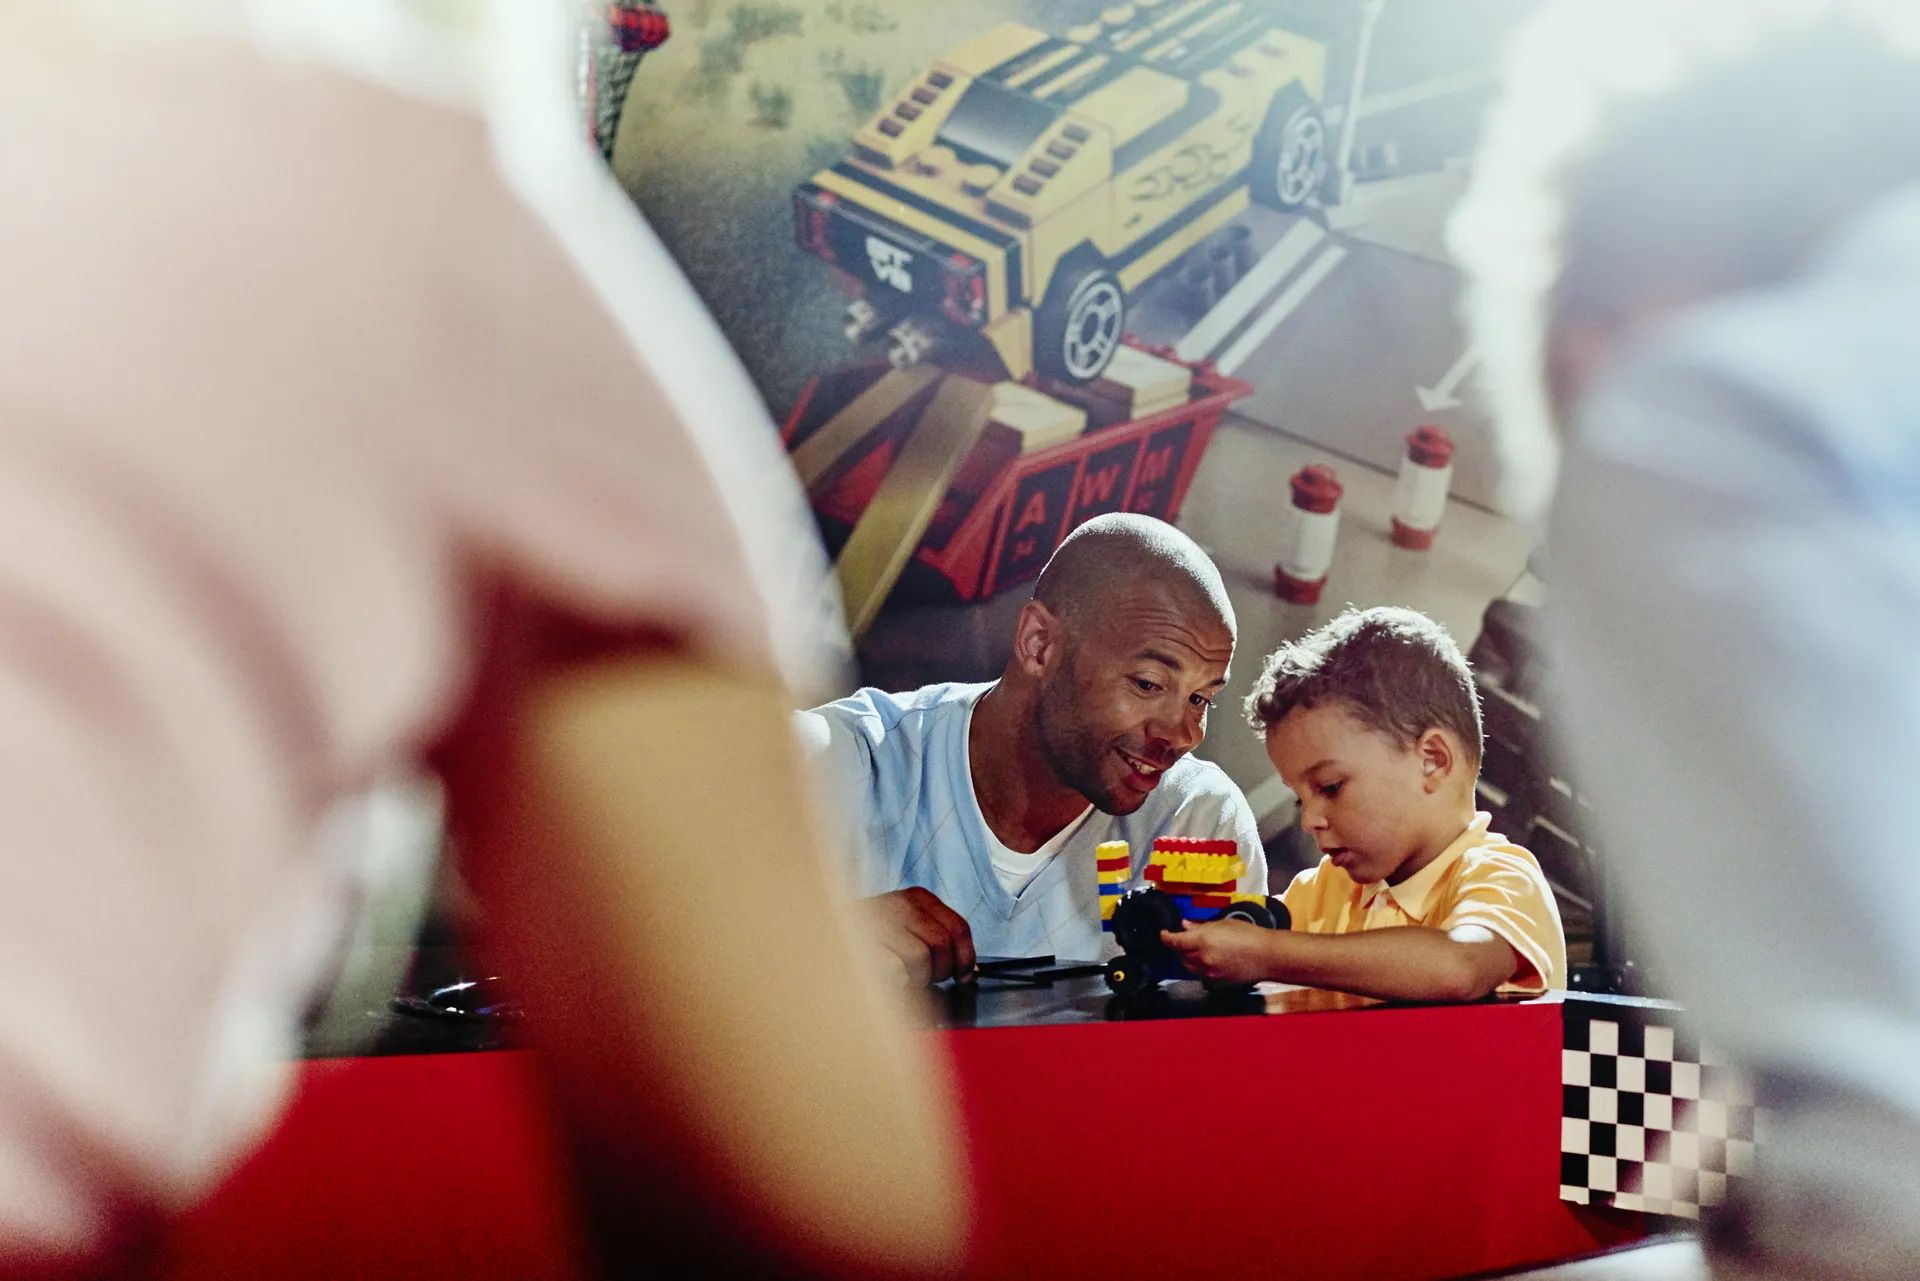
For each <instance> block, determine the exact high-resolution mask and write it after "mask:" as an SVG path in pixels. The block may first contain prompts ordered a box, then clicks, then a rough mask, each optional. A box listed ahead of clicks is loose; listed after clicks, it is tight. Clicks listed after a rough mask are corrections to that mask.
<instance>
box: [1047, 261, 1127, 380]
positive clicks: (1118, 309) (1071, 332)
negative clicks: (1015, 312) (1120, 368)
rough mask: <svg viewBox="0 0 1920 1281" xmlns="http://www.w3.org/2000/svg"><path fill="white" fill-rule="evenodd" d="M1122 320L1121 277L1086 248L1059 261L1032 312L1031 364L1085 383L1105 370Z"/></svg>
mask: <svg viewBox="0 0 1920 1281" xmlns="http://www.w3.org/2000/svg"><path fill="white" fill-rule="evenodd" d="M1126 325H1127V294H1126V291H1125V290H1124V289H1122V288H1121V287H1120V278H1119V277H1118V276H1115V275H1114V274H1113V272H1111V271H1109V270H1108V269H1107V266H1106V264H1105V263H1104V262H1102V261H1100V259H1099V258H1098V257H1097V256H1096V255H1094V254H1092V253H1091V252H1090V251H1082V252H1080V253H1077V254H1075V255H1072V256H1070V257H1069V258H1068V259H1067V260H1066V261H1064V262H1062V263H1061V264H1060V266H1059V268H1058V269H1057V270H1056V271H1055V272H1054V274H1053V283H1052V284H1051V285H1049V286H1048V287H1047V296H1046V298H1045V300H1044V301H1042V302H1041V304H1040V308H1039V310H1038V311H1036V312H1034V315H1033V364H1034V367H1035V368H1036V369H1038V370H1039V371H1040V372H1041V373H1042V374H1044V375H1046V376H1047V377H1049V378H1054V379H1058V380H1059V381H1061V382H1066V383H1074V384H1080V383H1090V382H1092V381H1093V380H1094V379H1096V378H1098V377H1099V376H1100V375H1101V374H1102V373H1104V372H1106V368H1107V365H1108V364H1109V363H1110V362H1111V361H1112V360H1113V353H1114V352H1116V351H1118V350H1120V335H1121V333H1122V332H1124V331H1125V329H1126Z"/></svg>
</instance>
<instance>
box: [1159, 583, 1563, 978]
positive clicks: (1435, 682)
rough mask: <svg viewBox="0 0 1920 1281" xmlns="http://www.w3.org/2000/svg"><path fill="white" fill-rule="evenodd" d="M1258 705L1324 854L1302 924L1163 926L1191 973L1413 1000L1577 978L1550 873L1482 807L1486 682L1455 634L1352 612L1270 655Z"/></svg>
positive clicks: (1414, 616) (1389, 615)
mask: <svg viewBox="0 0 1920 1281" xmlns="http://www.w3.org/2000/svg"><path fill="white" fill-rule="evenodd" d="M1246 709H1247V720H1248V722H1249V723H1250V724H1251V725H1252V727H1253V731H1254V733H1256V734H1258V735H1260V737H1261V739H1262V741H1263V742H1264V743H1265V744H1266V748H1267V758H1268V759H1269V760H1271V761H1272V762H1273V767H1274V769H1275V770H1277V771H1279V774H1280V777H1281V779H1282V780H1283V781H1284V782H1285V783H1286V785H1287V786H1288V788H1290V789H1291V790H1292V791H1293V793H1294V795H1295V796H1297V797H1299V798H1300V826H1301V828H1302V829H1303V830H1304V831H1305V832H1306V833H1307V835H1308V836H1310V837H1311V838H1312V839H1313V841H1314V843H1315V844H1316V845H1317V846H1318V847H1319V849H1320V862H1319V864H1318V865H1317V866H1315V867H1310V868H1307V869H1306V870H1305V871H1303V872H1301V873H1300V874H1299V875H1297V876H1295V877H1294V878H1293V883H1292V884H1290V885H1288V886H1287V891H1286V893H1285V894H1283V895H1282V896H1281V901H1282V902H1283V903H1285V904H1286V905H1287V912H1288V915H1289V917H1290V918H1291V922H1292V928H1291V929H1286V930H1280V931H1277V932H1276V931H1274V930H1263V929H1261V928H1260V927H1258V926H1256V925H1253V924H1252V923H1250V922H1247V921H1209V922H1205V923H1202V924H1196V923H1194V922H1191V921H1188V922H1186V923H1185V925H1184V928H1183V929H1182V930H1181V931H1180V932H1179V933H1173V932H1171V931H1163V932H1162V934H1161V938H1162V939H1163V940H1164V941H1165V942H1166V944H1167V946H1169V947H1171V948H1173V949H1174V950H1175V951H1176V952H1179V953H1180V954H1181V957H1182V959H1184V960H1185V961H1186V964H1187V968H1188V969H1189V970H1191V971H1193V972H1194V973H1195V974H1197V975H1199V976H1200V977H1201V978H1204V979H1209V980H1213V981H1217V982H1228V983H1254V982H1258V981H1260V980H1262V979H1272V980H1275V981H1277V982H1282V983H1301V984H1306V985H1309V986H1312V987H1327V988H1337V989H1339V990H1340V991H1343V992H1358V993H1360V994H1361V995H1363V996H1378V997H1384V998H1387V999H1389V1000H1402V1001H1477V1000H1479V999H1480V998H1481V997H1484V996H1487V995H1488V994H1490V993H1492V992H1496V991H1498V992H1507V993H1529V994H1538V993H1540V992H1544V991H1546V990H1547V989H1548V988H1564V987H1565V986H1566V985H1567V941H1566V937H1565V935H1564V934H1563V933H1562V931H1561V928H1560V909H1559V906H1558V905H1557V904H1556V903H1555V902H1554V897H1553V887H1552V886H1550V885H1548V884H1547V877H1546V873H1544V872H1542V871H1541V870H1540V864H1539V861H1538V860H1536V859H1535V858H1534V857H1533V855H1532V853H1531V852H1529V851H1528V850H1526V849H1524V848H1522V847H1521V846H1519V845H1515V844H1514V843H1513V842H1511V841H1509V840H1507V838H1506V837H1504V836H1501V835H1499V834H1497V833H1495V832H1493V831H1491V830H1490V824H1491V823H1492V821H1493V816H1492V815H1490V814H1488V813H1486V812H1484V811H1479V810H1476V809H1475V808H1474V784H1475V782H1476V781H1477V780H1478V779H1479V777H1480V756H1481V751H1482V733H1481V728H1480V694H1479V691H1478V690H1477V689H1475V688H1474V684H1473V673H1472V671H1471V670H1469V669H1468V667H1467V660H1466V656H1465V655H1463V654H1462V653H1461V652H1460V647H1459V646H1458V645H1456V644H1454V643H1453V638H1452V637H1451V636H1449V635H1447V632H1446V629H1445V628H1443V627H1441V626H1440V625H1439V624H1438V623H1436V622H1434V621H1433V620H1432V619H1431V618H1428V617H1427V616H1426V615H1425V614H1422V613H1420V612H1419V611H1417V610H1411V609H1400V608H1397V607H1391V606H1382V607H1377V608H1374V609H1364V610H1363V609H1348V610H1346V611H1344V612H1342V613H1341V614H1339V615H1338V616H1336V617H1335V618H1333V619H1332V620H1331V621H1329V622H1327V623H1325V624H1323V625H1322V626H1320V627H1317V628H1315V629H1314V630H1313V631H1312V632H1310V633H1308V634H1307V635H1306V636H1303V637H1301V638H1300V639H1299V640H1296V641H1290V642H1288V643H1287V644H1285V645H1282V646H1281V647H1280V648H1279V649H1277V650H1275V651H1274V652H1273V653H1271V654H1269V655H1268V656H1267V661H1266V665H1265V667H1264V668H1263V669H1262V670H1261V673H1260V677H1259V679H1257V680H1256V681H1254V684H1253V691H1252V692H1251V693H1249V694H1248V695H1247V700H1246Z"/></svg>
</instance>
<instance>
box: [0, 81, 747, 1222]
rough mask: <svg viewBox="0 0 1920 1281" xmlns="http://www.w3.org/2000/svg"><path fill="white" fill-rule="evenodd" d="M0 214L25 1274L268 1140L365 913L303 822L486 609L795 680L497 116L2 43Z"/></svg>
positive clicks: (0, 444)
mask: <svg viewBox="0 0 1920 1281" xmlns="http://www.w3.org/2000/svg"><path fill="white" fill-rule="evenodd" d="M0 180H3V181H4V188H5V193H6V194H5V196H4V198H0V1248H13V1249H19V1248H23V1247H24V1248H54V1249H64V1248H74V1247H84V1246H86V1245H87V1244H89V1243H91V1242H93V1241H94V1240H96V1239H97V1236H98V1233H99V1232H100V1231H101V1228H102V1224H103V1222H104V1219H103V1215H104V1214H105V1213H106V1212H107V1210H108V1208H109V1207H110V1206H111V1204H112V1198H113V1195H114V1194H115V1193H116V1191H124V1190H129V1189H131V1190H134V1191H136V1192H137V1193H139V1194H140V1195H143V1196H153V1197H158V1198H159V1199H160V1200H161V1201H163V1202H177V1201H179V1200H182V1199H184V1198H186V1197H189V1196H191V1195H193V1194H194V1193H195V1192H197V1191H199V1190H201V1189H203V1188H204V1187H205V1186H206V1184H207V1183H208V1182H209V1181H210V1180H212V1179H213V1178H215V1177H217V1175H218V1174H219V1173H220V1171H221V1170H222V1169H223V1168H224V1166H225V1165H226V1164H228V1163H230V1162H231V1160H232V1159H233V1158H234V1156H235V1155H236V1154H237V1153H238V1152H239V1151H241V1150H243V1149H244V1147H245V1146H246V1145H247V1143H248V1142H249V1141H250V1140H251V1139H252V1138H253V1137H254V1136H255V1135H256V1134H257V1133H258V1132H259V1130H260V1129H261V1128H262V1127H263V1126H264V1125H265V1124H266V1122H267V1121H268V1120H269V1119H270V1118H271V1115H272V1112H273V1108H274V1105H275V1103H276V1101H277V1099H278V1095H279V1091H280V1090H281V1088H282V1087H283V1084H284V1080H285V1077H286V1068H285V1065H284V1063H283V1062H282V1061H281V1056H283V1055H284V1054H285V1053H286V1051H287V1048H288V1045H289V1040H288V1036H289V1033H290V1031H291V1028H292V1021H293V1019H294V1017H295V1016H296V1014H297V1012H298V1011H299V1009H300V1008H301V1005H302V1003H303V1001H304V1000H305V998H306V996H307V995H308V992H309V989H310V987H311V985H312V983H313V981H314V978H315V975H316V973H317V971H318V969H319V968H320V967H321V965H322V963H323V961H324V959H325V957H326V955H327V952H328V947H329V945H330V943H331V942H332V940H333V939H335V938H336V937H337V929H338V922H339V913H340V910H341V906H342V898H343V895H342V887H341V876H340V874H339V872H338V870H337V869H335V868H333V867H330V866H328V865H327V864H326V863H325V862H324V860H322V859H321V858H319V857H318V856H317V855H316V854H315V853H314V841H313V837H314V828H315V823H316V819H317V816H318V815H319V814H320V812H321V810H322V809H323V807H325V806H326V805H327V804H328V803H329V802H330V801H331V800H332V799H334V798H335V797H337V796H338V795H340V794H341V793H342V792H343V791H347V790H350V789H353V788H355V787H357V786H358V785H360V784H362V783H364V782H365V781H366V780H368V779H369V777H370V776H371V775H373V774H374V773H375V772H376V771H378V770H380V769H382V768H383V767H385V766H389V765H391V764H393V763H394V762H396V761H399V760H405V759H408V758H410V757H413V756H414V755H416V754H417V753H418V751H419V750H420V749H421V748H422V747H423V746H425V745H427V744H429V743H430V742H431V741H432V740H433V739H434V737H435V735H436V734H437V733H438V732H439V731H440V730H441V729H443V728H444V726H445V725H446V723H447V721H448V720H449V718H450V717H451V715H452V714H453V713H454V712H455V711H456V710H457V709H458V707H459V705H460V703H461V701H462V698H463V696H464V692H465V685H466V682H467V681H468V679H469V677H470V675H471V671H472V668H473V664H474V662H475V659H476V654H475V635H476V631H477V623H478V621H479V620H478V618H477V614H476V609H477V603H478V600H479V593H480V590H481V588H482V587H483V586H484V585H485V584H486V583H487V582H488V581H497V580H502V579H504V580H505V581H507V582H510V583H512V584H513V585H515V586H516V587H517V588H518V589H519V590H520V591H521V592H523V593H525V594H527V595H530V596H532V597H534V598H536V599H539V600H543V601H545V602H548V603H550V604H552V605H554V606H556V607H558V608H559V609H561V610H563V611H565V612H567V613H569V614H571V615H574V616H576V617H578V618H581V619H583V620H585V621H587V622H590V623H596V624H605V625H611V626H623V625H644V626H647V627H650V628H654V629H661V628H664V629H667V630H669V631H672V632H676V633H679V634H681V635H683V636H685V637H686V638H687V639H688V640H689V641H690V642H691V643H692V644H693V645H694V646H696V647H698V648H701V649H704V650H706V651H708V652H711V653H714V654H716V655H719V656H722V657H724V658H728V659H737V660H740V661H744V662H747V663H751V664H755V665H759V666H767V665H769V664H770V663H771V662H772V661H773V659H772V656H771V655H772V650H771V641H770V629H769V609H768V606H767V604H766V601H765V598H764V597H763V596H762V595H761V594H760V593H759V592H757V591H756V589H755V587H754V585H753V580H752V577H751V575H750V574H749V573H748V572H747V569H746V566H745V556H744V553H743V547H744V546H745V535H744V534H743V532H742V530H741V529H740V528H738V527H737V525H736V524H735V523H734V522H732V521H731V520H730V519H729V518H728V517H727V516H726V515H725V514H724V513H723V507H722V504H721V503H720V502H719V501H718V497H717V490H716V485H715V481H714V478H713V475H712V474H711V472H710V470H709V469H708V467H707V465H706V464H705V462H704V461H703V456H702V454H701V452H700V451H699V450H698V449H697V448H696V447H695V445H694V443H693V442H692V439H691V438H690V436H689V434H688V429H687V426H686V424H685V423H683V422H682V421H681V420H680V418H679V417H678V416H677V414H676V412H675V410H674V409H673V408H672V407H671V405H670V404H669V402H668V400H667V398H666V396H665V395H664V394H663V391H662V387H661V384H660V381H659V379H657V378H656V377H655V375H654V374H653V373H651V372H650V371H649V370H648V369H646V368H644V367H643V366H642V365H641V363H639V362H638V361H636V359H635V358H634V356H633V354H632V352H631V351H630V349H629V348H628V346H627V344H626V342H625V341H624V339H623V338H622V337H621V336H620V334H619V333H618V332H617V331H616V329H615V327H614V325H613V323H612V322H611V321H610V320H609V318H608V316H607V314H606V312H605V311H604V310H603V308H602V307H601V306H600V305H599V303H598V302H597V301H596V299H595V297H594V296H593V294H592V293H591V291H590V290H589V289H588V288H587V287H586V285H585V284H584V283H583V280H582V278H581V276H580V273H579V272H578V271H577V270H576V269H575V267H574V266H573V265H572V263H571V261H570V260H569V259H568V258H567V257H566V256H564V255H563V253H562V252H561V250H560V249H559V247H558V245H557V243H556V241H555V240H554V239H553V237H552V236H551V235H550V234H549V233H548V232H547V231H546V229H545V228H544V227H543V225H542V224H541V223H539V222H538V221H537V220H536V219H535V218H534V217H533V215H532V214H531V213H529V212H528V210H527V209H526V208H524V207H523V206H522V205H521V204H520V203H519V202H517V201H516V199H515V198H514V197H513V196H512V195H511V194H510V193H509V192H508V190H507V189H506V187H505V186H504V185H503V183H502V181H501V180H500V179H499V178H497V177H496V174H495V169H494V165H493V161H492V158H491V156H490V154H489V151H488V142H487V137H486V133H485V129H484V126H483V125H482V124H481V122H480V121H478V120H477V119H473V118H469V117H467V116H464V115H461V114H458V113H455V112H450V111H447V110H442V109H438V108H433V107H428V106H425V105H421V104H418V103H414V102H411V101H408V100H405V99H402V98H398V97H395V96H393V95H390V94H388V93H385V92H382V91H379V90H376V89H373V88H370V87H366V86H362V85H359V84H357V83H355V82H352V81H349V80H347V79H345V78H341V77H338V76H333V75H328V74H322V73H320V72H317V71H306V70H298V69H293V68H279V67H273V66H269V65H268V64H266V63H264V62H255V61H253V60H251V59H249V58H245V57H242V56H240V55H238V54H224V55H218V56H215V55H211V54H208V55H193V56H191V57H189V56H185V55H182V56H177V57H176V56H169V57H167V58H157V57H154V56H151V55H150V54H148V53H144V52H143V53H140V54H137V55H135V54H106V53H101V52H98V51H95V52H88V53H84V54H83V53H81V52H80V51H77V50H66V51H62V52H60V53H58V54H52V53H49V52H47V51H41V52H39V53H36V54H35V55H34V56H33V57H30V58H29V57H25V56H22V55H21V54H20V53H19V52H18V51H12V52H9V51H8V50H7V49H6V48H5V47H4V46H3V45H0ZM635 233H636V235H641V234H644V232H643V231H642V230H641V229H640V227H639V226H638V224H637V222H636V225H635ZM673 284H674V286H675V289H676V290H679V291H680V292H675V291H674V290H663V297H664V298H666V299H667V300H668V304H669V305H684V304H682V303H681V302H680V300H681V299H682V297H683V295H684V287H683V286H682V285H680V283H679V282H678V281H674V282H673ZM702 323H704V319H703V322H702ZM724 425H725V424H723V426H724Z"/></svg>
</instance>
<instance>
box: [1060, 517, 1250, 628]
mask: <svg viewBox="0 0 1920 1281" xmlns="http://www.w3.org/2000/svg"><path fill="white" fill-rule="evenodd" d="M1156 589H1157V590H1160V591H1163V592H1165V594H1166V595H1167V596H1168V597H1169V598H1170V599H1171V600H1172V601H1173V602H1174V603H1175V604H1176V605H1177V606H1178V607H1179V608H1180V609H1181V610H1182V611H1183V612H1188V613H1190V615H1191V618H1192V621H1193V622H1194V623H1196V624H1201V625H1205V624H1209V623H1219V624H1220V625H1222V626H1224V627H1225V628H1226V629H1227V634H1228V635H1229V636H1235V635H1237V633H1238V627H1237V626H1236V624H1235V622H1234V617H1233V604H1232V602H1230V601H1229V600H1228V599H1227V588H1226V584H1224V583H1222V582H1221V581H1220V571H1219V570H1218V569H1216V568H1214V564H1213V561H1212V560H1211V559H1210V558H1209V557H1208V556H1207V554H1206V553H1205V552H1204V551H1202V550H1200V545H1199V544H1198V543H1196V542H1194V541H1193V540H1192V539H1191V538H1188V537H1187V536H1186V535H1185V534H1183V533H1181V532H1180V531H1179V530H1177V529H1175V528H1174V527H1173V526H1172V525H1169V524H1167V522H1165V521H1163V520H1155V519H1154V518H1153V517H1151V516H1140V515H1136V514H1134V513H1132V512H1114V513H1112V514H1110V515H1106V516H1095V517H1094V518H1093V519H1092V520H1090V521H1088V522H1087V523H1086V524H1084V525H1082V526H1080V527H1079V528H1078V529H1076V530H1074V531H1073V532H1072V533H1070V534H1068V535H1067V537H1066V540H1065V541H1064V542H1062V543H1061V544H1060V546H1059V549H1058V550H1056V551H1055V552H1054V553H1053V557H1052V559H1050V560H1049V561H1047V567H1046V568H1045V569H1044V570H1042V571H1041V572H1040V581H1039V582H1038V583H1037V584H1035V586H1034V589H1033V598H1034V599H1035V600H1037V601H1039V602H1040V603H1041V604H1042V605H1045V606H1046V607H1047V609H1048V610H1049V611H1050V612H1051V613H1052V614H1054V616H1056V617H1057V618H1059V619H1060V620H1061V621H1063V622H1065V623H1066V624H1067V625H1068V626H1069V627H1078V626H1079V625H1081V624H1082V623H1083V622H1085V621H1087V620H1089V619H1093V618H1096V617H1098V616H1099V615H1100V614H1101V613H1103V612H1105V611H1106V609H1107V608H1108V607H1109V606H1111V605H1112V603H1113V602H1114V601H1115V600H1116V599H1117V598H1118V597H1119V596H1121V595H1126V594H1134V593H1138V592H1140V591H1142V590H1146V591H1153V590H1156Z"/></svg>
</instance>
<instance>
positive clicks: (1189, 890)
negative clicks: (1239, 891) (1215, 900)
mask: <svg viewBox="0 0 1920 1281" xmlns="http://www.w3.org/2000/svg"><path fill="white" fill-rule="evenodd" d="M1233 884H1234V883H1233V882H1232V881H1160V882H1157V883H1156V888H1158V889H1159V890H1160V891H1161V893H1163V894H1231V893H1232V892H1233Z"/></svg>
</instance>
